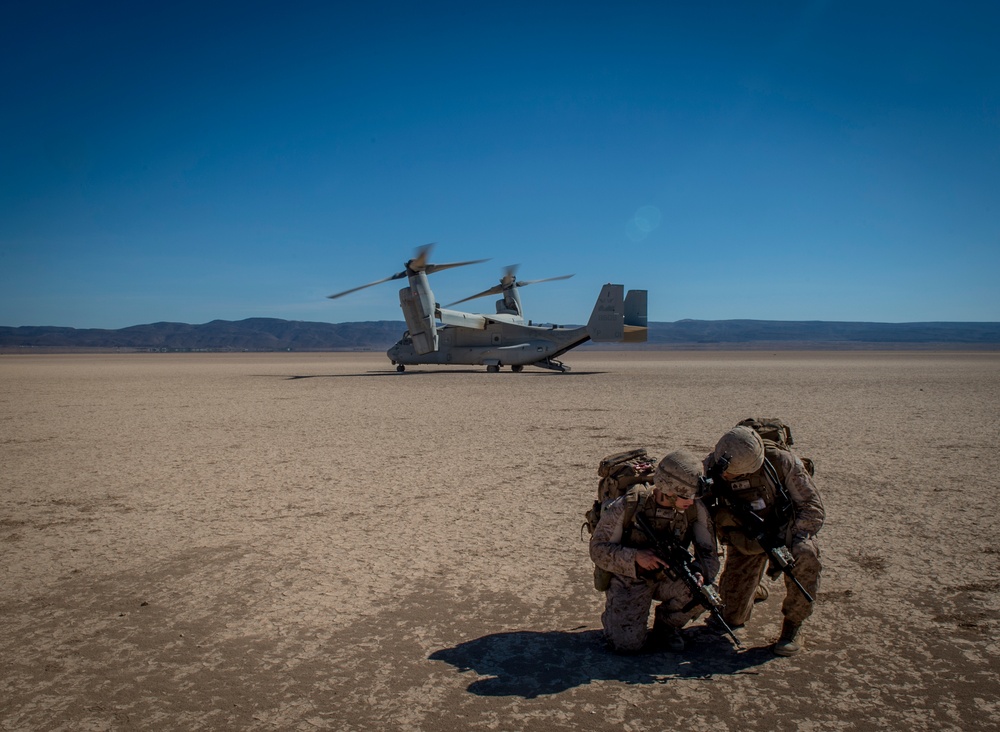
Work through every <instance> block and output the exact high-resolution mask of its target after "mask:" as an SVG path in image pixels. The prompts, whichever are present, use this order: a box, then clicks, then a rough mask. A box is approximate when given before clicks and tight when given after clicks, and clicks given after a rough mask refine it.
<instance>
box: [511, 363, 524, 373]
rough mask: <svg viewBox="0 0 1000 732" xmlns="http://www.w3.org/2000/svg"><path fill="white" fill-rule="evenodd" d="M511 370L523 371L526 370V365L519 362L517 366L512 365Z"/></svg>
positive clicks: (515, 371)
mask: <svg viewBox="0 0 1000 732" xmlns="http://www.w3.org/2000/svg"><path fill="white" fill-rule="evenodd" d="M510 370H511V371H513V372H514V373H515V374H519V373H521V372H522V371H524V366H522V365H521V364H517V365H516V366H511V367H510Z"/></svg>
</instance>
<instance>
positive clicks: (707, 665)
mask: <svg viewBox="0 0 1000 732" xmlns="http://www.w3.org/2000/svg"><path fill="white" fill-rule="evenodd" d="M686 637H687V638H688V640H689V644H688V645H689V647H688V649H687V650H686V651H685V652H684V653H683V654H675V653H668V652H659V653H642V654H638V655H632V656H622V655H616V654H614V653H612V652H611V651H609V650H608V649H607V646H606V645H605V644H604V640H603V636H602V633H601V631H597V630H587V631H570V632H566V631H545V632H537V631H515V632H510V633H496V634H493V635H487V636H483V637H482V638H476V639H475V640H471V641H467V642H465V643H461V644H459V645H457V646H455V647H453V648H445V649H442V650H439V651H435V652H434V653H432V654H431V655H430V656H429V658H430V660H432V661H444V662H445V663H449V664H451V665H452V666H454V667H455V668H456V669H458V670H459V671H460V672H465V671H474V672H476V673H477V674H479V675H480V676H482V677H484V678H480V679H478V680H477V681H474V682H473V683H472V684H470V685H469V687H468V691H469V692H470V693H472V694H476V695H479V696H520V697H524V698H526V699H533V698H535V697H538V696H543V695H547V694H558V693H560V692H563V691H566V690H568V689H572V688H574V687H577V686H583V685H585V684H589V683H590V682H591V681H595V680H614V681H621V682H622V683H625V684H664V683H669V681H670V679H672V678H685V679H692V678H694V679H698V678H702V679H710V678H711V677H713V676H716V675H720V674H726V675H731V674H741V673H756V671H754V670H753V669H754V668H755V667H757V666H761V665H763V664H765V663H767V662H769V661H771V660H773V659H774V654H773V653H772V651H771V649H770V647H769V646H763V647H760V648H749V649H746V650H744V651H741V652H739V653H737V652H736V650H735V649H734V648H733V646H732V645H731V644H730V643H729V641H727V640H726V639H724V638H722V637H719V636H716V635H714V634H712V633H708V632H699V631H697V630H695V631H688V633H687V635H686Z"/></svg>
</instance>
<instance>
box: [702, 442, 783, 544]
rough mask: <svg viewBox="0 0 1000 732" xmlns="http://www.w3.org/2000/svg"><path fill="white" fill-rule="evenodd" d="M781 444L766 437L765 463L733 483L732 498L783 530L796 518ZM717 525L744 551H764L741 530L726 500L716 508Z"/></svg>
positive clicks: (726, 536) (727, 540)
mask: <svg viewBox="0 0 1000 732" xmlns="http://www.w3.org/2000/svg"><path fill="white" fill-rule="evenodd" d="M779 450H781V448H780V447H779V446H778V445H777V444H776V443H774V442H772V441H771V440H764V465H763V466H762V467H761V469H760V470H758V471H757V472H756V473H751V474H750V475H745V476H742V477H740V478H739V479H738V480H734V481H731V482H730V483H729V486H730V488H732V491H733V493H732V499H733V500H737V501H740V502H741V503H744V504H746V505H747V506H749V508H750V509H751V510H752V511H753V512H754V513H755V514H757V515H758V516H760V517H761V518H762V519H763V520H764V524H765V526H767V527H769V528H770V529H771V530H772V531H776V532H780V529H781V528H782V527H785V526H787V524H788V523H790V521H791V520H792V518H793V512H792V504H791V500H790V499H789V497H788V494H787V492H786V490H785V487H784V482H785V478H786V477H787V476H786V475H785V474H784V469H783V468H781V467H780V466H781V465H782V462H781V460H779V459H777V453H778V451H779ZM714 518H715V527H716V530H717V531H718V532H719V533H720V535H721V537H722V539H723V540H724V541H726V542H727V543H729V544H732V545H733V546H734V547H736V548H737V549H738V550H739V551H740V552H741V553H743V554H761V553H763V551H764V549H763V548H762V547H761V546H760V545H759V544H758V543H757V542H753V541H750V540H749V538H748V537H746V536H745V535H744V534H743V533H742V531H740V527H741V524H740V521H739V519H738V518H737V517H736V515H735V514H733V512H732V511H730V510H729V508H728V507H727V506H725V505H724V504H722V505H720V506H719V507H718V509H717V510H716V512H715V516H714Z"/></svg>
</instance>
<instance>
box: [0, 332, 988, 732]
mask: <svg viewBox="0 0 1000 732" xmlns="http://www.w3.org/2000/svg"><path fill="white" fill-rule="evenodd" d="M565 361H566V362H567V363H568V364H569V365H571V366H572V367H573V371H572V372H571V373H567V374H559V373H553V372H546V371H540V370H535V369H531V368H528V369H526V370H525V372H524V373H521V374H513V373H510V372H509V371H504V372H501V373H499V374H487V373H485V371H484V370H483V369H480V368H478V367H477V368H473V367H468V368H451V369H442V368H431V367H411V368H410V369H409V370H408V371H407V372H406V373H405V374H397V373H396V372H395V371H394V370H392V369H391V366H390V365H389V363H388V361H387V360H386V359H385V357H384V356H383V355H382V354H381V353H354V354H334V353H325V354H295V353H284V354H190V355H187V354H185V355H171V354H106V355H93V354H87V355H3V356H0V463H2V472H0V491H2V493H0V495H2V502H0V556H2V563H0V578H2V584H0V729H2V730H315V729H331V730H404V729H406V730H442V731H444V730H455V731H459V730H564V729H565V730H612V729H613V730H658V729H687V730H714V731H722V730H734V731H735V730H869V729H893V730H895V729H899V730H904V729H905V730H980V729H982V730H986V729H991V730H992V729H996V725H997V721H996V720H997V719H998V717H1000V640H998V633H997V629H998V627H1000V623H998V620H997V611H998V608H1000V594H998V592H1000V518H998V512H997V508H996V506H997V493H998V477H997V476H1000V450H998V435H1000V353H995V352H993V353H988V352H987V353H957V352H956V353H952V352H947V353H946V352H896V353H876V352H850V353H849V352H832V353H799V352H795V353H790V352H741V353H722V352H702V353H691V352H688V353H685V352H596V351H590V352H588V351H587V350H586V349H582V350H579V351H575V352H573V353H571V354H569V355H568V356H567V357H566V358H565ZM750 416H762V417H771V416H777V417H781V418H783V419H785V420H786V421H787V422H789V423H790V424H791V425H792V427H793V431H794V436H795V439H796V446H797V449H798V450H799V452H800V454H802V455H806V456H808V457H811V458H813V459H814V460H815V462H816V466H817V469H816V482H817V485H818V487H819V490H820V491H821V494H822V497H823V500H824V502H825V506H826V511H827V522H826V526H825V527H824V529H823V531H822V532H821V534H820V536H819V539H820V543H821V547H822V559H823V562H824V570H823V584H822V590H821V592H820V595H819V597H818V599H817V602H816V609H815V613H814V615H813V616H812V618H810V620H809V621H808V623H807V625H806V626H805V627H804V632H805V638H806V645H807V650H806V651H805V652H803V653H800V654H799V655H798V656H795V657H792V658H777V657H775V656H774V655H773V654H772V653H771V651H770V648H769V644H770V643H772V642H773V640H774V638H775V637H776V635H777V633H778V628H779V625H780V610H779V605H780V600H781V596H782V594H783V588H782V586H781V585H780V583H777V582H776V583H773V584H771V585H770V589H771V598H770V599H769V600H768V601H767V602H765V603H763V604H761V605H758V606H757V608H756V610H755V612H754V616H753V618H752V619H751V621H750V623H749V624H748V625H747V626H746V628H745V629H743V630H741V631H739V634H740V637H741V639H742V641H743V643H744V644H745V645H746V650H744V651H742V652H736V650H735V649H734V647H733V645H732V644H731V642H729V641H727V640H726V639H725V638H723V637H719V636H716V635H714V634H712V633H710V632H709V631H708V630H707V629H705V628H704V626H703V624H702V622H701V621H698V622H696V623H695V624H694V625H693V626H691V627H690V629H689V630H687V631H686V634H687V637H688V640H689V642H690V643H689V646H690V647H689V650H688V651H687V652H686V653H684V654H681V655H678V654H672V653H667V652H663V653H649V654H644V655H640V656H634V657H619V656H615V655H612V654H610V653H609V652H608V651H607V650H606V649H605V647H604V645H603V643H602V640H601V632H600V613H601V610H602V607H603V596H602V595H601V594H599V593H597V592H595V591H594V589H593V587H592V580H591V573H592V567H593V565H592V564H591V562H590V559H589V557H588V553H587V543H586V541H584V540H583V539H582V538H581V524H582V521H583V514H584V512H585V511H586V510H587V508H588V507H589V506H590V504H591V502H592V500H593V498H594V496H595V493H596V487H597V473H596V467H597V463H598V461H599V460H600V459H601V458H602V457H603V456H605V455H606V454H608V453H612V452H617V451H620V450H624V449H630V448H633V447H645V448H647V449H648V450H649V451H650V453H651V454H653V455H656V456H660V455H663V454H665V453H666V452H668V451H670V450H673V449H676V448H678V447H686V448H689V449H691V450H694V451H695V452H697V453H699V454H702V453H707V452H708V451H709V450H710V449H711V448H712V446H713V445H714V443H715V441H716V439H717V438H718V437H719V436H720V435H721V434H722V433H723V432H724V431H725V430H727V429H728V428H730V427H731V426H733V425H734V424H735V423H736V422H737V421H739V420H740V419H742V418H744V417H750Z"/></svg>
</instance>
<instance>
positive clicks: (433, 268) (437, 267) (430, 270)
mask: <svg viewBox="0 0 1000 732" xmlns="http://www.w3.org/2000/svg"><path fill="white" fill-rule="evenodd" d="M488 261H490V260H488V259H473V260H472V261H469V262H451V263H450V264H428V265H426V266H425V267H424V272H426V273H427V274H434V273H435V272H440V271H441V270H443V269H451V268H452V267H464V266H465V265H467V264H482V263H483V262H488Z"/></svg>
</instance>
